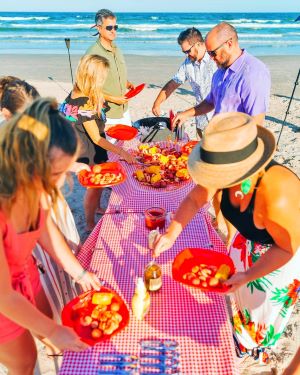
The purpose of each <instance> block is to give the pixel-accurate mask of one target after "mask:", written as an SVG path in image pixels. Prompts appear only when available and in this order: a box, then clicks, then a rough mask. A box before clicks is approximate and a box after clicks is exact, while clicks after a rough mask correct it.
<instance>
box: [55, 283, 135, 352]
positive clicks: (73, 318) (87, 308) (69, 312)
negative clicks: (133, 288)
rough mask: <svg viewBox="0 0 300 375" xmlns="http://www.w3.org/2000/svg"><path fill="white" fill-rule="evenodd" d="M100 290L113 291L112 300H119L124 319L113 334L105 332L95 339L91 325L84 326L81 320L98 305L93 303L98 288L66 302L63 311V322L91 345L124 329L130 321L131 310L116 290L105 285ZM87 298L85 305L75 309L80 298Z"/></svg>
mask: <svg viewBox="0 0 300 375" xmlns="http://www.w3.org/2000/svg"><path fill="white" fill-rule="evenodd" d="M100 292H103V293H112V294H113V295H114V296H113V299H112V302H117V303H119V304H120V310H119V311H118V313H119V314H120V315H122V321H121V322H120V323H119V327H118V328H117V329H116V330H115V331H114V332H113V333H112V334H111V335H105V334H103V336H102V337H99V338H97V339H93V338H92V336H91V331H92V329H91V328H90V327H89V326H88V327H84V326H82V325H81V324H80V322H79V320H80V318H81V317H82V316H87V315H90V314H91V313H92V311H93V309H94V308H95V307H96V306H97V305H93V304H92V296H93V294H94V293H98V292H97V291H96V290H93V291H90V292H85V293H83V294H81V295H79V296H78V297H76V298H74V299H72V301H70V302H69V303H67V304H66V306H65V307H64V308H63V310H62V313H61V319H62V324H63V325H65V326H67V327H71V328H73V329H74V331H75V332H76V333H77V334H78V336H79V337H80V338H81V340H82V341H84V342H86V343H87V344H89V345H91V346H93V345H95V344H97V343H98V342H101V341H104V340H107V339H109V338H110V337H111V336H113V335H116V334H117V333H118V332H120V331H121V330H122V329H124V328H125V327H126V326H127V325H128V323H129V311H128V308H127V306H126V304H125V302H124V301H123V300H122V298H121V297H120V296H119V295H118V294H117V293H116V292H115V291H114V290H112V289H108V288H105V287H101V290H100ZM85 298H86V299H87V301H86V303H85V302H82V305H83V307H82V308H78V309H76V310H74V308H73V306H74V305H76V304H78V303H80V299H81V300H83V299H85ZM86 304H87V305H86Z"/></svg>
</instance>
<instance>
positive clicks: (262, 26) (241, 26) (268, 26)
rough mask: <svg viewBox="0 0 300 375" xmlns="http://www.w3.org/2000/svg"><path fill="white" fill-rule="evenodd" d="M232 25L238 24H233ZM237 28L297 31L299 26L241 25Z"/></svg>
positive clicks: (293, 24)
mask: <svg viewBox="0 0 300 375" xmlns="http://www.w3.org/2000/svg"><path fill="white" fill-rule="evenodd" d="M231 25H233V26H235V25H236V24H235V23H233V22H231ZM236 26H237V28H250V29H297V28H299V24H298V25H297V23H296V22H295V23H281V24H280V25H279V24H257V23H253V22H252V23H241V24H237V25H236Z"/></svg>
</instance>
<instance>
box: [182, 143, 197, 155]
mask: <svg viewBox="0 0 300 375" xmlns="http://www.w3.org/2000/svg"><path fill="white" fill-rule="evenodd" d="M197 143H198V141H189V142H188V143H186V144H185V145H183V146H182V147H181V152H183V153H184V154H188V155H189V154H190V153H191V151H192V149H193V148H194V146H196V144H197Z"/></svg>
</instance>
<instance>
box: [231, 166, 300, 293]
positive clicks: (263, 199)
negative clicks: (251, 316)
mask: <svg viewBox="0 0 300 375" xmlns="http://www.w3.org/2000/svg"><path fill="white" fill-rule="evenodd" d="M287 186H289V191H287V189H286V187H287ZM299 197H300V182H299V180H298V178H297V177H296V176H295V175H294V174H293V173H292V172H291V171H289V170H287V169H286V168H283V167H281V166H275V167H273V168H271V169H270V170H269V171H268V172H267V174H266V175H265V176H264V178H263V179H262V181H261V184H260V186H259V190H258V191H257V195H256V202H255V210H254V215H257V213H259V216H260V217H262V218H263V226H264V227H265V229H266V230H267V231H268V233H270V235H271V236H272V238H273V239H274V241H275V244H274V245H273V246H272V247H271V248H270V250H269V251H268V252H267V253H266V254H264V255H262V256H261V257H260V258H259V260H258V261H257V262H255V264H254V265H253V266H252V267H251V268H249V269H248V270H247V271H246V272H239V273H237V274H235V275H234V276H233V277H231V278H230V279H229V280H228V281H227V285H232V286H233V287H232V289H230V291H229V292H232V291H234V290H236V289H237V288H238V287H240V286H241V285H243V284H245V283H247V282H249V281H253V280H255V279H257V278H260V277H263V276H265V275H267V274H269V273H270V272H273V271H275V270H277V269H278V268H280V267H282V266H284V265H285V264H286V263H287V262H288V261H289V260H290V259H292V257H293V254H294V253H295V252H296V251H297V249H298V248H299V246H300V233H299V229H298V227H297V225H298V223H299V222H300V207H299Z"/></svg>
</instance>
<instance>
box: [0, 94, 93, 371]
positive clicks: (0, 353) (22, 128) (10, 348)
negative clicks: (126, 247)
mask: <svg viewBox="0 0 300 375" xmlns="http://www.w3.org/2000/svg"><path fill="white" fill-rule="evenodd" d="M77 154H78V139H77V137H76V133H75V131H74V129H73V128H72V127H71V126H69V123H68V122H67V121H66V120H65V119H64V117H62V116H61V115H60V114H59V112H58V111H57V110H56V109H55V107H54V105H53V104H52V102H51V101H50V100H46V99H38V100H36V101H35V102H33V104H32V105H31V106H30V107H28V108H27V109H26V110H25V112H24V113H22V114H19V115H15V116H14V117H13V118H12V119H11V120H10V121H8V122H7V123H6V124H4V125H3V127H2V128H1V129H0V264H1V273H0V362H1V363H2V364H4V365H5V366H6V367H7V368H8V372H9V373H10V374H14V375H19V374H20V375H21V374H22V375H27V374H28V375H29V374H33V369H34V366H35V362H36V355H37V353H36V347H35V343H34V340H33V335H34V336H36V337H38V338H39V339H41V340H43V341H44V342H46V341H48V343H50V344H52V345H54V346H55V347H57V348H58V349H60V350H64V349H70V350H74V351H79V350H83V349H86V348H87V346H86V345H85V344H84V343H82V342H81V341H80V339H79V337H78V336H77V335H76V333H75V332H74V331H73V330H71V329H70V328H67V327H63V326H60V325H58V324H57V323H55V322H54V321H53V320H52V319H51V315H52V314H51V309H50V306H49V304H48V301H47V299H46V296H45V293H44V291H43V289H42V287H41V284H40V280H39V274H38V270H37V267H36V264H35V262H34V259H33V257H32V254H31V253H32V250H33V248H34V246H35V244H36V242H37V241H38V242H39V243H40V244H41V246H43V248H44V249H45V250H46V251H47V252H48V253H49V254H50V255H51V257H52V258H53V259H55V260H56V261H57V262H58V263H59V264H61V265H62V267H63V268H64V270H65V271H66V272H68V273H69V274H70V275H71V277H72V278H73V279H74V280H75V281H77V282H78V283H79V284H80V285H81V287H82V288H83V289H84V290H89V289H92V288H94V289H99V287H100V283H99V280H98V278H97V276H96V275H94V274H92V273H89V272H87V271H86V270H84V269H83V268H82V266H81V265H80V263H79V262H78V261H77V259H76V257H75V256H74V255H73V253H72V251H71V250H70V249H69V247H68V246H67V244H66V242H65V240H64V238H63V236H62V234H61V233H60V231H59V230H58V229H57V227H56V225H55V224H54V222H53V220H52V219H51V215H50V205H49V199H50V201H51V204H52V205H53V204H55V202H56V199H57V196H58V190H57V187H56V186H57V183H58V182H59V180H60V179H62V178H63V177H64V175H65V172H66V171H67V170H68V169H69V167H70V166H71V165H72V164H73V163H74V161H75V160H76V158H77Z"/></svg>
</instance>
